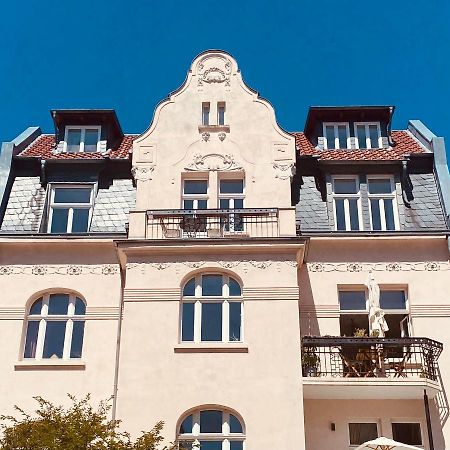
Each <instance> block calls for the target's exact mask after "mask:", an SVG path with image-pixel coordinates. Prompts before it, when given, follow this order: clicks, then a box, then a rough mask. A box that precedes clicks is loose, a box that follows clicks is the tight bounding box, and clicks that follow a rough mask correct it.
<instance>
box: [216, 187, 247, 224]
mask: <svg viewBox="0 0 450 450" xmlns="http://www.w3.org/2000/svg"><path fill="white" fill-rule="evenodd" d="M244 197H245V196H244V180H243V179H222V180H219V208H220V209H241V208H243V207H244ZM243 228H244V224H243V221H242V218H241V216H240V215H239V214H230V215H229V216H228V221H227V223H225V224H224V229H225V231H243Z"/></svg>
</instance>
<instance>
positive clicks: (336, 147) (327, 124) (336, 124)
mask: <svg viewBox="0 0 450 450" xmlns="http://www.w3.org/2000/svg"><path fill="white" fill-rule="evenodd" d="M331 126H332V127H334V148H328V138H327V132H326V127H331ZM339 126H345V130H346V133H347V138H346V141H347V146H346V147H345V148H341V146H340V143H339V131H338V127H339ZM322 132H323V148H324V149H325V150H347V149H349V148H350V124H349V122H323V123H322Z"/></svg>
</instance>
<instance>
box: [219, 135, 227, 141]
mask: <svg viewBox="0 0 450 450" xmlns="http://www.w3.org/2000/svg"><path fill="white" fill-rule="evenodd" d="M226 137H227V135H226V134H225V133H219V139H220V140H221V141H224V140H225V138H226Z"/></svg>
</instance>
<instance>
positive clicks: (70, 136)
mask: <svg viewBox="0 0 450 450" xmlns="http://www.w3.org/2000/svg"><path fill="white" fill-rule="evenodd" d="M80 142H81V130H68V131H67V151H68V152H69V153H76V152H79V151H80Z"/></svg>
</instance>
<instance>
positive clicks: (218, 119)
mask: <svg viewBox="0 0 450 450" xmlns="http://www.w3.org/2000/svg"><path fill="white" fill-rule="evenodd" d="M222 108H223V123H220V122H221V120H220V110H221V109H222ZM226 112H227V107H226V102H217V125H218V126H225V125H226Z"/></svg>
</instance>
